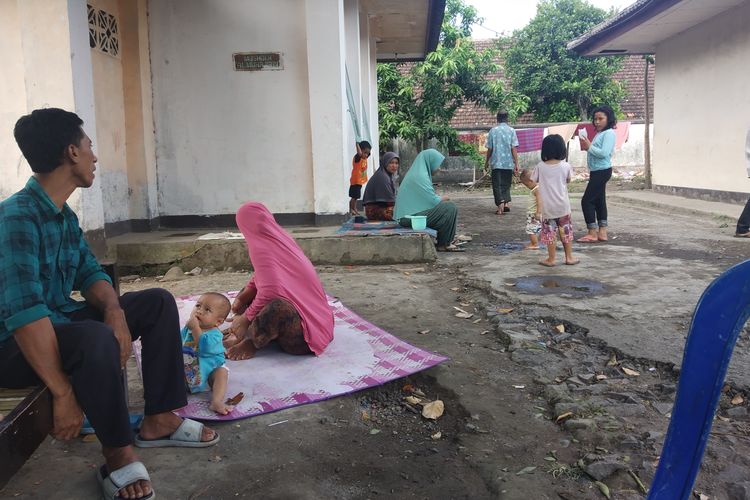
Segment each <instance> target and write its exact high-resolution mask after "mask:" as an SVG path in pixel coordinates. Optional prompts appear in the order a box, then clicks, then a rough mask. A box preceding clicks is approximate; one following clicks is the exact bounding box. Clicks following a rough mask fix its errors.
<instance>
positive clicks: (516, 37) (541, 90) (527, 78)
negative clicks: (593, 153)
mask: <svg viewBox="0 0 750 500" xmlns="http://www.w3.org/2000/svg"><path fill="white" fill-rule="evenodd" d="M611 14H613V12H609V13H608V12H605V11H604V10H602V9H599V8H597V7H594V6H592V5H590V4H589V3H587V2H586V1H585V0H540V2H539V4H538V5H537V13H536V16H535V17H534V18H533V19H532V20H531V21H530V22H529V24H528V25H526V27H524V28H522V29H521V30H519V31H516V32H515V33H514V34H513V38H512V41H511V45H510V47H509V48H508V49H507V50H506V51H505V53H504V56H505V64H506V69H507V74H508V76H509V78H510V81H511V82H512V86H513V89H514V90H515V91H516V92H521V93H523V94H526V95H528V96H529V97H530V98H531V106H530V111H532V112H533V113H534V117H535V119H536V120H537V121H539V122H559V121H575V120H587V119H588V118H589V112H590V111H591V109H592V108H593V107H594V106H598V105H602V104H607V105H609V106H611V107H612V109H614V110H615V112H616V113H617V112H619V102H620V100H621V99H622V98H623V97H624V96H625V90H624V89H623V87H622V85H621V84H620V83H619V82H615V81H613V80H612V75H613V74H614V73H615V72H617V71H618V70H619V69H620V68H621V66H622V58H621V57H594V58H587V57H581V56H579V55H577V54H575V53H573V52H571V51H569V50H567V48H566V46H567V44H568V42H569V41H571V40H573V39H575V38H577V37H579V36H580V35H582V34H583V33H585V32H586V31H588V30H589V29H591V28H592V27H593V26H596V25H597V24H599V23H600V22H602V21H604V20H605V19H606V18H607V17H608V16H609V15H611Z"/></svg>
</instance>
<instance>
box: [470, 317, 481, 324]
mask: <svg viewBox="0 0 750 500" xmlns="http://www.w3.org/2000/svg"><path fill="white" fill-rule="evenodd" d="M480 321H482V318H477V319H475V320H474V321H472V323H473V324H475V325H476V324H477V323H479V322H480Z"/></svg>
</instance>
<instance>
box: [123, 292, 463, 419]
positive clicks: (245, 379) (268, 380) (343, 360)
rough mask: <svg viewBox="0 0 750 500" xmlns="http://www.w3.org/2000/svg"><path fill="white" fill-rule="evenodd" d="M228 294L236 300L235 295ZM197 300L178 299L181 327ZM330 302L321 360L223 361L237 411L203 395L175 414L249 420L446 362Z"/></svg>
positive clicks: (269, 353)
mask: <svg viewBox="0 0 750 500" xmlns="http://www.w3.org/2000/svg"><path fill="white" fill-rule="evenodd" d="M227 295H228V296H229V297H234V296H235V295H236V292H230V293H228V294H227ZM197 297H198V296H197V295H195V296H191V297H182V298H179V299H177V306H178V308H179V312H180V324H184V323H185V321H186V320H187V319H188V317H189V315H190V311H191V310H192V308H193V305H194V304H195V300H196V299H197ZM328 302H329V304H330V305H331V309H333V313H334V317H335V319H336V321H335V326H334V339H333V342H331V343H330V344H329V345H328V347H327V348H326V350H325V352H323V354H322V355H321V356H317V357H316V356H312V355H310V356H292V355H290V354H286V353H284V352H282V351H281V350H279V349H278V348H276V347H275V346H269V347H268V348H265V349H263V350H261V351H259V352H258V354H256V356H255V357H254V358H252V359H249V360H246V361H229V360H227V366H228V367H229V370H230V372H229V387H228V389H227V397H230V396H234V395H235V394H237V393H239V392H243V393H244V394H245V397H244V399H243V400H242V401H241V402H240V403H239V404H238V405H237V407H236V408H235V410H234V411H233V412H232V413H230V414H229V415H226V416H219V415H217V414H216V413H214V412H213V411H211V410H210V409H209V408H208V403H209V394H208V393H202V394H193V395H190V396H188V405H187V406H186V407H185V408H183V409H182V410H180V411H178V412H177V413H178V414H179V415H181V416H183V417H191V418H197V419H200V420H236V419H241V418H247V417H252V416H254V415H261V414H263V413H269V412H273V411H277V410H282V409H284V408H290V407H292V406H298V405H302V404H307V403H313V402H315V401H321V400H324V399H330V398H333V397H336V396H341V395H344V394H350V393H352V392H355V391H360V390H362V389H366V388H368V387H374V386H378V385H382V384H385V383H386V382H390V381H392V380H396V379H398V378H401V377H405V376H407V375H411V374H412V373H416V372H419V371H421V370H425V369H427V368H430V367H431V366H435V365H437V364H439V363H442V362H443V361H446V360H447V359H448V358H446V357H445V356H441V355H438V354H434V353H431V352H429V351H425V350H423V349H420V348H418V347H414V346H412V345H410V344H408V343H406V342H404V341H403V340H400V339H398V338H396V337H394V336H393V335H391V334H390V333H388V332H386V331H385V330H382V329H381V328H378V327H377V326H375V325H373V324H372V323H369V322H368V321H366V320H364V319H362V318H361V317H359V316H358V315H357V314H355V313H354V312H352V311H350V310H349V309H347V308H346V307H345V306H344V305H343V304H342V303H341V302H340V301H339V300H338V299H336V298H334V297H328ZM136 356H137V357H138V358H139V357H140V352H137V351H136Z"/></svg>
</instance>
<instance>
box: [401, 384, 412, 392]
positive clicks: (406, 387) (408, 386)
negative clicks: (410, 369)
mask: <svg viewBox="0 0 750 500" xmlns="http://www.w3.org/2000/svg"><path fill="white" fill-rule="evenodd" d="M401 390H402V391H404V392H412V391H414V386H413V385H411V384H404V386H403V387H402V388H401Z"/></svg>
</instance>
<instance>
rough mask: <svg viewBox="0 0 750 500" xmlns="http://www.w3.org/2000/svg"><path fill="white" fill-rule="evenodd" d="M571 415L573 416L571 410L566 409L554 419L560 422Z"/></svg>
mask: <svg viewBox="0 0 750 500" xmlns="http://www.w3.org/2000/svg"><path fill="white" fill-rule="evenodd" d="M572 416H573V412H572V411H566V412H565V413H561V414H560V415H558V416H557V418H556V419H555V422H561V421H563V420H565V419H566V418H570V417H572Z"/></svg>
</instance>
